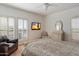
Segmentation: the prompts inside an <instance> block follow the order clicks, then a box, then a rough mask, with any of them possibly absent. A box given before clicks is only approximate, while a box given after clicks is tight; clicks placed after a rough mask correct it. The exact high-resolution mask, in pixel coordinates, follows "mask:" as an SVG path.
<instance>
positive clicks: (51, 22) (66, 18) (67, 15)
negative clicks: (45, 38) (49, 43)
mask: <svg viewBox="0 0 79 59" xmlns="http://www.w3.org/2000/svg"><path fill="white" fill-rule="evenodd" d="M76 17H79V7H75V8H72V9H69V10H64V11H61V12H57V13H54V14H51V15H48V16H47V17H46V20H45V22H46V25H45V29H46V31H47V32H48V34H49V35H50V34H51V33H52V32H53V31H55V23H56V21H58V20H62V22H63V26H64V27H63V29H64V32H65V40H72V39H71V20H72V19H73V18H76Z"/></svg>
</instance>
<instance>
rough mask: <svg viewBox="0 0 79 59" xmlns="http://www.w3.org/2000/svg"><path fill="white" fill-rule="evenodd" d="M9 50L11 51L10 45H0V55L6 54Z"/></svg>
mask: <svg viewBox="0 0 79 59" xmlns="http://www.w3.org/2000/svg"><path fill="white" fill-rule="evenodd" d="M8 49H9V47H8V45H5V44H0V53H6V52H7V51H8Z"/></svg>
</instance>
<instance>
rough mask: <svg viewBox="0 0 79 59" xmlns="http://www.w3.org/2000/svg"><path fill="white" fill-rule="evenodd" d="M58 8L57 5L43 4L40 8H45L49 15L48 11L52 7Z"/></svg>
mask: <svg viewBox="0 0 79 59" xmlns="http://www.w3.org/2000/svg"><path fill="white" fill-rule="evenodd" d="M56 6H57V5H56V4H54V3H43V4H42V5H40V6H39V7H42V8H44V9H45V13H46V14H47V12H48V9H49V8H50V7H56Z"/></svg>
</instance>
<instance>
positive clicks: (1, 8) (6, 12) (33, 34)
mask: <svg viewBox="0 0 79 59" xmlns="http://www.w3.org/2000/svg"><path fill="white" fill-rule="evenodd" d="M0 16H12V17H21V18H26V19H27V20H28V27H29V39H36V38H38V37H39V35H40V33H41V31H42V30H43V26H42V25H43V16H40V15H38V14H33V13H30V12H25V11H22V10H19V9H16V8H12V7H10V6H5V5H0ZM32 21H38V22H40V23H41V26H42V27H41V30H38V31H33V30H31V22H32Z"/></svg>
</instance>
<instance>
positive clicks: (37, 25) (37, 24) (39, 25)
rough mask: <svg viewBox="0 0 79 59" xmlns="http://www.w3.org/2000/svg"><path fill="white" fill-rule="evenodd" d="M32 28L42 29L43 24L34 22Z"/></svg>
mask: <svg viewBox="0 0 79 59" xmlns="http://www.w3.org/2000/svg"><path fill="white" fill-rule="evenodd" d="M31 29H32V30H40V29H41V24H40V23H39V22H32V24H31Z"/></svg>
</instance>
